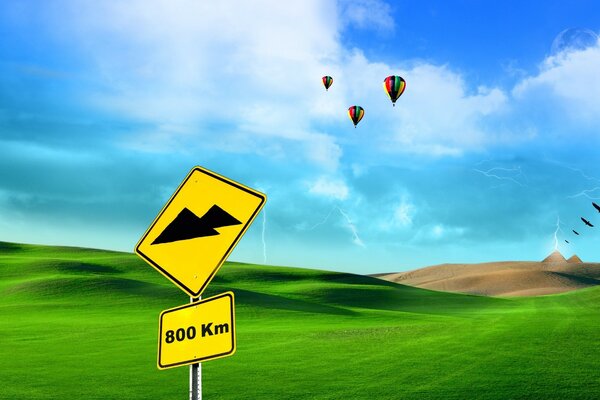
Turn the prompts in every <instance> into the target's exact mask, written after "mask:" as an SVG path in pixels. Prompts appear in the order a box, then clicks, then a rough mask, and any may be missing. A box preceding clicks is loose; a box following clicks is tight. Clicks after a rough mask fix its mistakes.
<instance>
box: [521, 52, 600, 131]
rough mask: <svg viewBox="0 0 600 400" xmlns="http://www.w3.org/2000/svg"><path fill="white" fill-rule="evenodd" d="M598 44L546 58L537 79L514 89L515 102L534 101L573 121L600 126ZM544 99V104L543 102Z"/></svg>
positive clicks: (525, 81) (531, 78)
mask: <svg viewBox="0 0 600 400" xmlns="http://www.w3.org/2000/svg"><path fill="white" fill-rule="evenodd" d="M599 70H600V42H597V43H596V45H595V46H591V47H587V48H584V49H573V48H569V47H567V48H565V49H564V50H563V51H561V52H559V53H557V54H554V55H551V56H549V57H547V58H546V59H545V60H544V61H543V62H542V64H541V66H540V71H539V73H538V74H537V75H534V76H531V77H527V78H525V79H523V80H522V81H521V82H520V83H519V84H517V85H516V86H515V88H514V89H513V95H514V96H515V98H516V99H517V100H518V101H526V100H529V99H536V100H537V101H538V103H539V104H540V105H541V106H543V107H545V108H547V109H551V108H554V107H556V108H558V110H556V111H557V112H559V113H560V114H561V116H562V115H565V114H566V115H565V116H567V117H569V118H570V119H571V120H572V121H576V122H577V121H579V122H583V123H590V122H592V123H595V124H597V123H600V101H599V100H598V93H600V79H599V78H598V72H597V71H599ZM542 99H543V101H542Z"/></svg>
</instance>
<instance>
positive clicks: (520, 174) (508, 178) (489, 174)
mask: <svg viewBox="0 0 600 400" xmlns="http://www.w3.org/2000/svg"><path fill="white" fill-rule="evenodd" d="M479 164H481V162H480V163H479ZM473 171H475V172H479V173H480V174H482V175H484V176H487V177H488V178H495V179H498V180H500V181H509V182H513V183H516V184H517V185H519V186H521V187H524V186H526V185H524V184H523V183H521V182H519V181H518V180H517V179H516V178H519V177H523V178H524V179H525V180H526V179H527V177H526V176H525V174H524V173H523V171H522V170H521V167H520V166H517V167H514V168H502V167H494V168H490V169H488V170H487V171H484V170H481V169H477V168H473ZM497 171H502V172H518V173H517V174H516V175H514V176H512V177H511V176H502V175H497V174H496V173H495V172H497Z"/></svg>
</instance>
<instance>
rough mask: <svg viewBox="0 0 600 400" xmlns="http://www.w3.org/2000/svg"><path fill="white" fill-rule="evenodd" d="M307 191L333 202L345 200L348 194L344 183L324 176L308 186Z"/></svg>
mask: <svg viewBox="0 0 600 400" xmlns="http://www.w3.org/2000/svg"><path fill="white" fill-rule="evenodd" d="M308 191H309V193H312V194H315V195H319V196H323V197H326V198H330V199H333V200H346V198H348V193H349V190H348V186H346V183H345V182H344V181H342V180H339V179H335V178H328V177H324V176H322V177H320V178H319V179H317V180H316V181H315V182H313V183H312V184H310V186H309V189H308Z"/></svg>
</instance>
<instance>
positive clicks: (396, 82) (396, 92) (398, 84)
mask: <svg viewBox="0 0 600 400" xmlns="http://www.w3.org/2000/svg"><path fill="white" fill-rule="evenodd" d="M383 89H384V90H385V92H386V93H387V94H388V96H390V100H392V105H393V106H394V107H395V106H396V100H398V97H400V96H401V95H402V93H404V89H406V81H405V80H404V78H402V77H401V76H398V75H390V76H388V77H387V78H385V79H384V80H383Z"/></svg>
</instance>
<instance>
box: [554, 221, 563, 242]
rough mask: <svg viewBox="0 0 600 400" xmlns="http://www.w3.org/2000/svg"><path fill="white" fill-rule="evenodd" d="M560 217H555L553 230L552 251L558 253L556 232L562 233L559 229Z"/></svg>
mask: <svg viewBox="0 0 600 400" xmlns="http://www.w3.org/2000/svg"><path fill="white" fill-rule="evenodd" d="M560 224H561V222H560V215H557V216H556V229H555V230H554V251H558V232H560V233H563V231H562V229H561V228H560Z"/></svg>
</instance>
